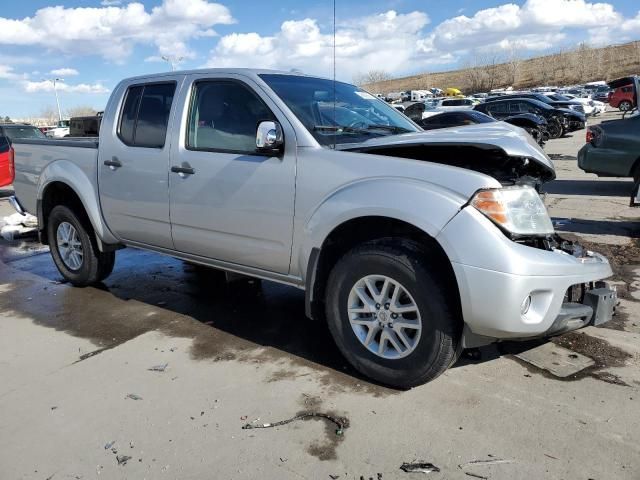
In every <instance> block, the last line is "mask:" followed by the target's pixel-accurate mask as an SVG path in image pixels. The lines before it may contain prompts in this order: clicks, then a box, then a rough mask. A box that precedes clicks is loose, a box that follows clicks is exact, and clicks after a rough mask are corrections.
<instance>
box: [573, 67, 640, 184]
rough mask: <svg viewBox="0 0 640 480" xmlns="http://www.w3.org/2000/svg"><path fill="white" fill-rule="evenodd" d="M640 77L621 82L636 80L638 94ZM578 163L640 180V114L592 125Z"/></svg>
mask: <svg viewBox="0 0 640 480" xmlns="http://www.w3.org/2000/svg"><path fill="white" fill-rule="evenodd" d="M639 80H640V78H639V77H632V78H629V77H627V78H626V79H620V80H619V81H620V82H622V81H627V82H629V83H632V82H633V83H634V84H635V89H636V95H638V93H639V92H640V81H639ZM613 83H615V82H610V83H609V85H611V84H613ZM627 84H628V83H627ZM613 88H615V87H613ZM578 166H579V167H580V168H581V169H582V170H584V171H585V172H586V173H595V174H597V175H598V176H600V177H633V178H634V179H635V180H636V182H638V181H640V114H638V113H637V112H636V113H635V114H634V115H632V116H630V117H627V118H623V119H622V120H611V121H609V122H602V123H601V124H599V125H594V126H592V127H589V130H588V131H587V143H586V145H585V146H584V147H582V148H581V149H580V151H579V152H578Z"/></svg>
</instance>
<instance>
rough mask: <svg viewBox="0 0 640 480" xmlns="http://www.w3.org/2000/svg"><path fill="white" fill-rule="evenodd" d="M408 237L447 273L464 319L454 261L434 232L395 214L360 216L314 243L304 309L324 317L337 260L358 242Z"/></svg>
mask: <svg viewBox="0 0 640 480" xmlns="http://www.w3.org/2000/svg"><path fill="white" fill-rule="evenodd" d="M382 239H397V240H398V241H402V240H409V241H413V242H415V243H417V244H418V245H420V246H421V247H423V248H422V249H421V250H422V251H421V254H423V255H426V254H428V255H429V261H430V262H432V263H433V265H434V267H437V269H438V271H439V272H441V273H443V274H444V282H445V284H446V285H445V290H446V291H447V292H450V293H451V295H450V297H451V299H452V300H453V303H452V307H453V308H454V311H455V315H456V316H457V317H458V318H460V319H462V307H461V303H460V292H459V289H458V283H457V279H456V275H455V273H454V270H453V267H452V265H451V261H450V260H449V257H448V256H447V254H446V252H445V250H444V249H443V248H442V246H441V245H440V244H439V242H438V241H437V240H436V238H435V236H433V235H431V234H430V233H428V232H426V231H425V230H423V229H421V228H418V227H416V226H415V225H413V224H411V223H409V222H407V221H404V220H401V219H398V218H394V217H387V216H361V217H355V218H351V219H349V220H347V221H344V222H343V223H341V224H339V225H337V226H336V227H335V228H334V229H333V230H332V231H331V232H330V233H329V234H328V235H327V236H326V238H325V239H324V241H323V242H322V245H321V246H319V247H314V248H313V249H312V250H311V253H310V255H309V260H308V265H307V268H306V276H305V284H306V288H305V312H306V314H307V316H308V317H309V318H312V319H324V297H325V293H326V284H327V279H328V278H329V274H330V273H331V270H332V268H333V266H334V265H335V264H336V262H337V261H338V260H339V259H340V258H341V257H342V256H343V255H344V254H345V253H347V252H348V251H349V250H351V249H352V248H354V247H355V246H357V245H359V244H362V243H365V242H368V241H374V240H382Z"/></svg>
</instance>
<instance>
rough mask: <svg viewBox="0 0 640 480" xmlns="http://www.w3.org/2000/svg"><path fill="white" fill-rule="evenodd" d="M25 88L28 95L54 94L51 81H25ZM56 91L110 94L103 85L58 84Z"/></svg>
mask: <svg viewBox="0 0 640 480" xmlns="http://www.w3.org/2000/svg"><path fill="white" fill-rule="evenodd" d="M23 86H24V90H25V91H26V92H28V93H35V92H53V82H51V81H49V80H42V81H40V82H31V81H25V82H24V85H23ZM56 89H57V90H58V91H59V92H68V93H92V94H96V93H109V89H108V88H106V87H105V86H104V85H102V84H101V83H94V84H88V83H79V84H76V85H69V84H67V83H64V82H57V83H56Z"/></svg>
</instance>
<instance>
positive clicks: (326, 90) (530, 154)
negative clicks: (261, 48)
mask: <svg viewBox="0 0 640 480" xmlns="http://www.w3.org/2000/svg"><path fill="white" fill-rule="evenodd" d="M14 148H15V165H16V168H15V170H16V177H15V182H14V187H15V192H16V197H17V198H16V199H14V200H13V203H14V204H15V206H16V207H17V209H18V210H20V211H25V210H26V211H29V212H33V213H35V214H36V215H37V217H38V225H39V227H38V228H39V232H40V238H41V241H42V242H43V243H46V244H49V245H50V247H51V255H52V257H53V260H54V262H55V264H56V266H57V268H58V269H59V271H60V273H61V274H62V275H63V276H64V277H65V278H66V279H67V280H68V281H69V282H71V283H72V284H74V285H77V286H86V285H90V284H94V283H97V282H100V281H101V280H103V279H105V278H106V277H107V276H108V275H109V274H110V272H111V271H112V269H113V267H114V260H115V255H116V253H117V251H118V249H120V248H123V247H138V248H143V249H148V250H152V251H155V252H160V253H164V254H167V255H171V256H174V257H177V258H180V259H183V260H185V261H188V262H191V263H197V264H201V265H204V266H207V267H212V268H217V269H221V270H225V271H228V272H234V273H239V274H243V275H248V276H253V277H258V278H262V279H267V280H272V281H275V282H281V283H284V284H287V285H291V286H294V287H297V288H300V289H303V290H304V291H305V305H306V313H307V315H308V316H309V317H311V318H313V319H316V320H318V321H326V322H327V324H328V328H329V330H330V331H331V333H332V335H333V338H334V339H335V341H336V343H337V345H338V347H339V349H340V350H341V352H342V353H343V354H344V356H345V357H346V358H347V359H348V361H349V362H350V363H351V364H352V365H353V366H354V367H355V368H356V369H358V370H359V371H360V372H362V373H363V374H364V375H367V376H369V377H371V378H373V379H375V380H376V381H378V382H381V383H384V384H387V385H391V386H395V387H401V388H408V387H412V386H415V385H419V384H421V383H424V382H427V381H429V380H432V379H434V378H436V377H437V376H438V375H439V374H441V373H442V372H444V371H445V370H446V369H447V368H448V367H449V366H450V365H451V364H452V363H453V362H455V360H456V358H457V357H458V355H459V354H460V352H461V350H462V348H464V347H473V346H479V345H482V344H487V343H491V342H495V341H498V340H501V339H523V338H534V337H544V336H548V335H554V334H558V333H561V332H565V331H568V330H572V329H576V328H580V327H583V326H586V325H591V324H598V323H602V322H605V321H607V320H609V319H610V316H611V314H612V310H613V301H614V297H615V292H614V291H613V290H611V289H610V288H608V287H607V285H606V283H604V282H601V280H602V279H604V278H606V277H608V276H610V275H611V268H610V265H609V263H608V261H607V260H606V258H604V257H603V256H601V255H599V254H598V253H594V252H590V251H586V250H584V249H582V248H580V247H579V246H578V245H576V244H574V243H571V242H568V241H565V240H562V239H561V238H559V237H558V236H557V235H556V234H555V232H554V228H553V225H552V222H551V220H550V218H549V216H548V213H547V210H546V208H545V206H544V204H543V202H542V200H541V198H540V196H539V195H538V193H537V192H536V190H535V188H534V186H535V185H536V184H538V183H539V182H545V181H548V180H551V179H553V178H554V177H555V172H554V168H553V164H552V163H551V161H550V160H549V158H548V157H547V156H546V155H545V154H544V152H543V151H542V150H541V149H540V147H539V146H538V145H537V144H536V143H535V142H534V140H533V139H532V138H531V137H530V136H529V135H528V134H527V133H526V132H524V130H522V129H520V128H517V127H513V126H510V125H504V124H502V123H499V122H492V123H487V124H482V125H472V126H466V127H461V128H451V129H446V130H434V131H432V132H425V131H423V130H422V129H420V128H419V127H418V126H417V125H416V124H415V123H413V122H412V121H411V120H410V119H409V118H407V117H406V116H404V115H403V114H402V113H400V112H398V111H396V110H395V109H394V108H392V107H391V106H389V105H387V104H386V103H384V102H383V101H381V100H379V99H377V98H376V97H374V96H373V95H371V94H369V93H367V92H366V91H364V90H361V89H359V88H358V87H355V86H353V85H349V84H346V83H341V82H335V81H331V80H328V79H323V78H316V77H311V76H305V75H302V74H294V73H289V72H276V71H270V70H252V69H229V70H226V69H206V70H192V71H185V72H170V73H162V74H155V75H147V76H141V77H135V78H130V79H127V80H124V81H122V82H121V83H119V84H118V85H117V86H116V87H115V89H114V90H113V93H112V95H111V97H110V99H109V101H108V104H107V106H106V109H105V112H104V116H103V119H102V123H101V127H100V134H99V137H98V138H97V139H75V140H72V139H67V140H48V139H47V140H19V141H16V142H14ZM87 321H91V320H89V319H87ZM95 321H99V320H97V319H96V320H95Z"/></svg>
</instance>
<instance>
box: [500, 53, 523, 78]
mask: <svg viewBox="0 0 640 480" xmlns="http://www.w3.org/2000/svg"><path fill="white" fill-rule="evenodd" d="M521 65H522V60H521V59H520V55H519V53H518V51H517V50H516V48H515V47H512V48H511V51H510V52H509V55H508V57H507V60H506V62H505V63H503V64H502V71H503V73H504V83H505V84H506V86H508V87H513V86H514V85H515V84H516V83H518V76H519V75H520V66H521Z"/></svg>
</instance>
